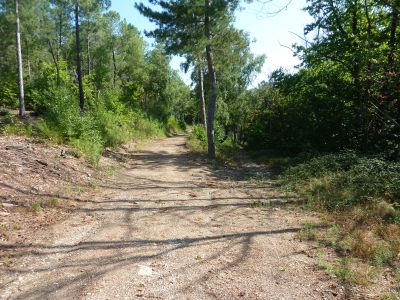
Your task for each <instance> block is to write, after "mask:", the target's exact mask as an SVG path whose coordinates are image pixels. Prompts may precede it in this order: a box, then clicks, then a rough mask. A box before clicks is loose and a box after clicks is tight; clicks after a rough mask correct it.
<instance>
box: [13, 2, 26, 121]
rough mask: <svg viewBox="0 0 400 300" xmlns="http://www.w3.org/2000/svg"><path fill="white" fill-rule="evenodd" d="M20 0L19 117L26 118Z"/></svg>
mask: <svg viewBox="0 0 400 300" xmlns="http://www.w3.org/2000/svg"><path fill="white" fill-rule="evenodd" d="M18 1H19V0H15V16H16V27H17V28H16V38H17V60H18V87H19V116H20V117H24V116H25V93H24V72H23V65H22V49H21V31H20V23H19V3H18Z"/></svg>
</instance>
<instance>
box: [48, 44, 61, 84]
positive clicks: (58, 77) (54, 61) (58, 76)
mask: <svg viewBox="0 0 400 300" xmlns="http://www.w3.org/2000/svg"><path fill="white" fill-rule="evenodd" d="M47 43H48V44H49V50H50V54H51V57H52V58H53V63H54V66H55V67H56V72H57V85H58V84H59V83H60V66H59V65H58V60H57V55H56V53H55V52H54V48H53V45H52V43H51V41H50V39H47Z"/></svg>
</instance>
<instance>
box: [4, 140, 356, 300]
mask: <svg viewBox="0 0 400 300" xmlns="http://www.w3.org/2000/svg"><path fill="white" fill-rule="evenodd" d="M117 158H118V159H122V160H125V161H128V163H127V164H126V165H125V167H124V168H121V169H120V170H119V171H118V172H117V173H116V174H115V175H113V176H112V177H111V178H109V179H108V180H106V181H102V183H101V184H100V186H99V187H98V189H97V190H98V193H97V194H96V195H95V196H93V198H92V199H89V200H88V201H86V202H84V203H82V205H81V206H80V207H79V208H77V209H76V211H74V213H73V214H72V216H71V217H70V218H68V219H67V220H65V221H64V222H62V223H59V224H56V225H53V226H51V227H49V228H48V229H47V230H46V231H45V232H43V233H42V234H41V236H38V237H37V239H36V241H34V242H33V243H31V244H29V243H20V244H15V243H7V242H3V243H1V245H0V247H1V248H3V249H12V250H13V251H19V252H23V253H25V255H24V256H23V257H21V259H20V260H19V261H18V262H17V263H15V264H14V265H12V266H11V267H8V268H2V269H1V271H0V298H1V299H136V298H138V299H344V298H348V297H349V295H348V291H347V290H346V289H345V288H344V287H342V286H341V285H340V284H339V283H337V282H336V281H335V280H334V279H332V278H330V277H328V276H327V275H326V274H325V273H324V272H323V271H321V270H319V269H318V268H317V267H316V257H315V255H316V254H315V245H313V244H312V243H307V242H301V241H300V240H299V239H297V238H296V233H297V232H298V230H300V229H301V228H302V222H303V221H305V220H309V219H310V218H311V219H312V218H313V216H312V215H307V214H305V213H304V212H302V211H300V210H298V209H296V208H295V207H294V206H293V207H292V206H291V204H290V201H288V199H285V198H284V197H282V195H279V194H277V193H276V191H274V189H273V188H272V187H271V184H270V182H269V181H263V183H262V184H260V183H259V182H257V181H255V180H250V178H251V177H253V176H256V175H257V176H260V175H263V176H268V172H266V171H265V170H262V169H261V168H258V167H257V166H255V165H252V164H248V165H245V166H243V168H241V169H240V170H235V169H228V168H225V167H213V166H210V165H207V164H205V163H204V160H203V159H202V158H201V157H199V156H198V155H196V154H192V153H189V152H188V150H187V149H186V148H185V137H174V138H169V139H163V140H159V141H154V142H152V143H150V144H148V145H147V146H146V147H144V148H143V150H142V151H141V152H140V153H136V154H129V153H128V154H119V155H118V157H117ZM260 200H262V201H268V202H270V203H271V205H268V206H267V207H254V206H255V205H254V203H255V202H257V201H260ZM289 208H290V209H289ZM350 297H351V296H350Z"/></svg>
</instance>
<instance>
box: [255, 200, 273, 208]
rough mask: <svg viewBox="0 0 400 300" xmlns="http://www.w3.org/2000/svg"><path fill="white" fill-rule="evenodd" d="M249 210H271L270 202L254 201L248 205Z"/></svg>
mask: <svg viewBox="0 0 400 300" xmlns="http://www.w3.org/2000/svg"><path fill="white" fill-rule="evenodd" d="M250 207H251V208H271V202H270V201H262V200H256V201H254V202H253V203H251V205H250Z"/></svg>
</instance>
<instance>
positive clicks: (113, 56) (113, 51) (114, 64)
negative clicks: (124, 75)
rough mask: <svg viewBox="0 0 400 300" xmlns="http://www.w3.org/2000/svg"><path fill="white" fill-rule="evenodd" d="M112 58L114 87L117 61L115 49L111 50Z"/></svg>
mask: <svg viewBox="0 0 400 300" xmlns="http://www.w3.org/2000/svg"><path fill="white" fill-rule="evenodd" d="M112 60H113V87H114V88H115V84H116V81H117V62H116V60H115V50H114V49H113V50H112Z"/></svg>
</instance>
